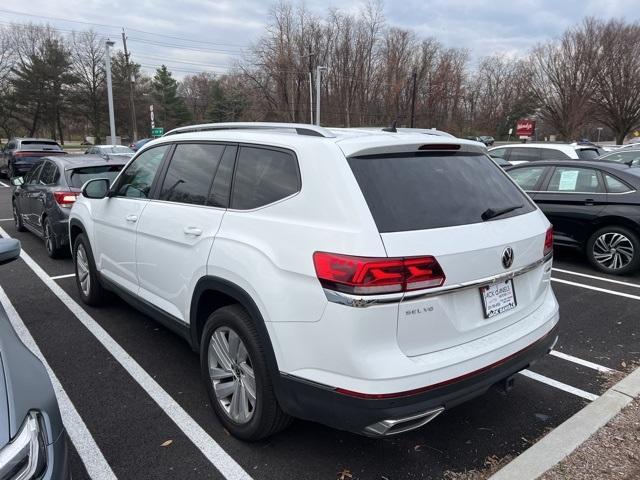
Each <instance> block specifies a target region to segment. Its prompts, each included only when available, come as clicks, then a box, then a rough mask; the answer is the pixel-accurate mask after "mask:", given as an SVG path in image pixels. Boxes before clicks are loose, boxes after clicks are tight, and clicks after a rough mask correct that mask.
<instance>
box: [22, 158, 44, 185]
mask: <svg viewBox="0 0 640 480" xmlns="http://www.w3.org/2000/svg"><path fill="white" fill-rule="evenodd" d="M42 165H43V164H42V162H41V163H39V164H38V165H36V166H34V167H33V168H32V169H31V170H29V173H27V176H26V177H25V181H24V183H28V184H30V185H33V184H35V183H38V177H40V172H41V171H42Z"/></svg>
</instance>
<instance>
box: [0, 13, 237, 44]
mask: <svg viewBox="0 0 640 480" xmlns="http://www.w3.org/2000/svg"><path fill="white" fill-rule="evenodd" d="M0 12H3V13H9V14H12V15H22V16H25V17H33V18H42V19H45V20H57V21H60V22H69V23H78V24H81V25H92V26H98V27H106V28H115V29H118V30H120V29H121V28H122V25H110V24H107V23H96V22H86V21H82V20H73V19H70V18H62V17H50V16H44V15H36V14H33V13H25V12H18V11H15V10H8V9H4V8H0ZM126 28H127V30H130V31H135V32H138V33H143V34H145V35H154V36H157V37H165V38H171V39H173V40H183V41H187V42H193V43H202V44H207V45H218V46H222V47H225V46H226V47H239V48H246V47H247V46H248V45H238V44H231V43H218V42H211V41H207V40H196V39H191V38H182V37H176V36H173V35H167V34H164V33H156V32H147V31H145V30H139V29H137V28H129V27H126Z"/></svg>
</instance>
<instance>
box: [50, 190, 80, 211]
mask: <svg viewBox="0 0 640 480" xmlns="http://www.w3.org/2000/svg"><path fill="white" fill-rule="evenodd" d="M53 197H54V198H55V199H56V203H57V204H58V205H60V206H61V207H70V206H72V205H73V203H74V202H75V201H76V199H77V198H78V193H77V192H53Z"/></svg>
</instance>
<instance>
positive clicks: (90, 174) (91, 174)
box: [67, 165, 124, 188]
mask: <svg viewBox="0 0 640 480" xmlns="http://www.w3.org/2000/svg"><path fill="white" fill-rule="evenodd" d="M122 167H124V165H100V166H98V167H82V168H74V169H73V170H69V171H68V172H67V179H68V181H69V186H70V187H76V188H81V187H82V185H84V184H85V183H86V182H88V181H89V180H92V179H94V178H108V179H109V182H113V180H114V179H115V178H116V177H117V176H118V172H120V170H122Z"/></svg>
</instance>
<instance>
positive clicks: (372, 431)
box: [70, 124, 558, 440]
mask: <svg viewBox="0 0 640 480" xmlns="http://www.w3.org/2000/svg"><path fill="white" fill-rule="evenodd" d="M70 238H71V243H72V245H73V259H74V263H75V268H76V273H77V284H78V290H79V293H80V296H81V297H82V299H83V300H84V301H85V302H86V303H88V304H91V305H95V304H97V303H99V302H100V301H101V300H103V298H104V291H105V290H110V291H113V292H116V293H118V294H119V295H120V296H122V297H123V298H125V299H126V300H128V301H130V302H131V303H133V304H134V305H136V306H137V307H138V308H140V309H141V310H143V311H144V312H146V313H148V314H149V315H150V316H152V317H154V318H155V319H157V320H158V321H160V322H162V323H163V324H164V325H166V326H168V327H169V328H172V329H173V330H175V331H176V332H178V333H179V334H181V335H182V336H184V338H185V339H186V340H187V341H188V342H190V344H191V345H192V347H193V348H194V350H196V351H198V352H199V353H200V357H201V366H202V374H203V377H204V381H205V383H206V385H207V388H208V391H209V394H210V396H211V399H212V405H213V406H214V408H215V410H216V413H217V414H218V416H219V418H220V420H221V421H222V423H223V424H224V426H225V427H226V428H227V429H228V430H229V431H230V432H231V433H233V434H234V435H236V436H238V437H240V438H243V439H247V440H256V439H259V438H263V437H265V436H268V435H271V434H273V433H275V432H277V431H278V430H280V429H282V428H284V427H285V426H286V425H287V424H288V421H289V419H290V417H298V418H304V419H308V420H313V421H317V422H321V423H324V424H327V425H331V426H334V427H336V428H340V429H344V430H350V431H353V432H357V433H361V434H365V435H370V436H383V435H390V434H395V433H400V432H404V431H407V430H411V429H414V428H417V427H419V426H421V425H424V424H425V423H427V422H428V421H429V420H431V419H432V418H434V417H435V416H436V415H438V414H439V413H441V412H442V411H443V410H444V409H448V408H451V407H453V406H455V405H456V404H458V403H460V402H463V401H465V400H468V399H470V398H472V397H474V396H476V395H480V394H482V393H484V392H485V391H486V390H487V389H488V388H489V387H491V386H492V385H495V384H498V383H505V385H507V384H510V383H511V377H512V376H513V375H514V374H515V373H516V372H518V371H520V370H522V369H524V368H526V367H528V366H529V365H531V364H532V363H533V362H535V361H536V360H537V359H539V358H540V357H542V356H544V355H545V354H546V353H547V352H548V351H549V350H550V349H551V348H552V346H553V345H554V342H555V341H556V339H557V322H558V305H557V302H556V299H555V297H554V295H553V292H552V290H551V287H550V275H551V260H552V250H553V247H552V231H551V229H550V225H549V222H548V221H547V219H546V218H545V216H544V215H543V214H542V213H541V212H540V210H538V209H537V208H536V206H535V204H534V203H533V202H532V201H531V200H530V199H529V198H528V197H527V196H526V194H525V193H523V192H522V190H520V188H519V187H518V186H517V185H516V184H515V183H514V182H513V181H512V180H511V179H510V178H509V176H508V175H507V174H506V173H505V172H503V171H502V170H501V169H500V168H499V167H497V166H496V164H495V163H494V162H493V161H492V160H491V159H490V158H489V157H488V156H487V154H486V150H485V149H484V148H481V147H479V146H477V145H475V143H474V142H469V141H465V140H460V139H457V138H448V137H438V136H427V135H424V134H416V133H402V132H395V133H392V132H367V131H356V130H354V131H348V130H340V131H339V130H336V131H335V132H333V131H331V130H329V129H324V128H320V127H314V126H310V125H293V124H212V125H199V126H195V127H186V128H180V129H177V130H174V131H171V132H169V133H168V134H167V135H165V136H164V137H162V138H160V139H157V140H155V141H152V142H149V143H148V144H146V145H145V146H144V147H143V149H142V150H140V151H139V152H138V153H137V154H136V156H135V157H134V158H133V159H132V160H131V161H130V163H129V164H128V165H127V167H125V169H124V170H123V171H122V172H121V174H120V175H119V176H118V177H117V179H116V180H114V182H113V184H111V185H109V181H108V180H106V179H104V180H101V179H98V180H92V181H90V182H87V183H86V184H85V185H84V187H83V195H82V196H81V197H80V198H79V199H78V200H77V201H76V203H75V205H74V207H73V210H72V212H71V219H70Z"/></svg>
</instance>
